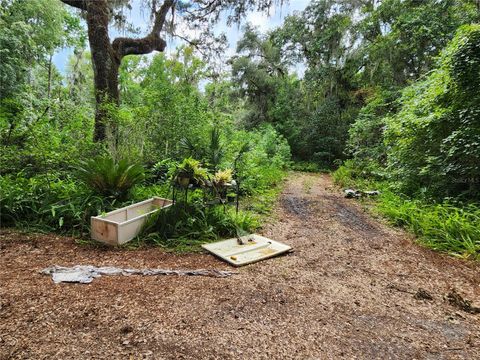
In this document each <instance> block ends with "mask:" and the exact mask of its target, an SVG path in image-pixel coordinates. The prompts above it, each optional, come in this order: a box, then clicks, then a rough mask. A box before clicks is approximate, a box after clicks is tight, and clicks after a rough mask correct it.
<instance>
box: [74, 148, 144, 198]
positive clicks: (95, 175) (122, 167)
mask: <svg viewBox="0 0 480 360" xmlns="http://www.w3.org/2000/svg"><path fill="white" fill-rule="evenodd" d="M77 174H78V177H79V179H80V180H82V181H83V182H84V183H85V184H86V185H87V186H88V187H89V188H90V189H91V190H92V191H93V192H94V193H96V194H98V195H101V196H105V197H111V198H115V199H118V200H124V199H126V198H127V197H128V194H129V192H130V190H131V188H132V187H133V186H134V185H136V184H139V183H140V182H142V181H143V180H144V179H145V170H144V168H143V166H142V165H140V164H135V163H131V162H129V161H128V160H126V159H123V160H120V161H118V162H115V161H114V160H113V159H112V158H110V157H97V158H94V159H90V160H88V161H83V162H81V163H80V165H79V166H78V167H77Z"/></svg>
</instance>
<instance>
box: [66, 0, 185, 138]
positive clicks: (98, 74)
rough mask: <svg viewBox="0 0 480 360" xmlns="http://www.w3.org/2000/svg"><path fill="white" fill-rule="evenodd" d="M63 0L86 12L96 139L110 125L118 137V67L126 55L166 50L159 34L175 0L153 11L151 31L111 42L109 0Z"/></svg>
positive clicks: (167, 0)
mask: <svg viewBox="0 0 480 360" xmlns="http://www.w3.org/2000/svg"><path fill="white" fill-rule="evenodd" d="M61 1H62V2H63V3H65V4H67V5H70V6H73V7H75V8H77V9H80V10H82V11H85V12H86V15H87V16H86V18H87V26H88V40H89V43H90V50H91V54H92V65H93V74H94V82H95V102H96V110H95V129H94V133H93V140H94V141H95V142H101V141H104V140H105V139H106V136H107V125H110V129H111V131H112V134H113V136H114V138H115V141H117V140H118V139H117V124H116V123H115V122H114V121H110V114H111V112H110V111H109V110H110V109H111V106H109V104H110V105H113V106H114V107H117V106H118V105H119V103H120V99H119V97H120V95H119V90H118V68H119V66H120V62H121V60H122V58H123V57H124V56H126V55H141V54H149V53H151V52H152V51H163V50H164V49H165V46H166V45H167V43H166V42H165V40H164V39H162V38H161V37H160V32H161V31H162V29H163V25H164V23H165V18H166V16H167V13H168V11H169V10H170V9H171V8H172V7H173V5H174V3H175V1H176V0H164V1H163V4H162V6H161V7H160V9H159V10H158V11H155V13H154V15H155V16H154V18H155V19H154V23H153V27H152V30H151V32H150V33H149V34H148V35H147V36H145V37H143V38H139V39H132V38H123V37H120V38H117V39H115V40H114V41H113V42H110V37H109V35H108V22H109V20H110V15H111V14H110V10H109V7H108V4H107V0H61Z"/></svg>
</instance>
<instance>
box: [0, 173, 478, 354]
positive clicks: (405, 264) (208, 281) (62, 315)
mask: <svg viewBox="0 0 480 360" xmlns="http://www.w3.org/2000/svg"><path fill="white" fill-rule="evenodd" d="M261 232H262V234H264V235H266V236H269V237H271V238H273V239H277V240H279V241H282V242H285V243H287V244H289V245H291V246H292V247H294V249H295V252H293V253H292V254H289V255H287V256H283V257H278V258H275V259H271V260H268V261H264V262H261V263H257V264H253V265H250V266H247V267H244V268H240V269H238V274H236V275H234V276H232V277H229V278H222V279H218V278H206V277H144V278H142V277H137V276H132V277H121V278H117V277H102V278H100V279H97V280H95V281H94V282H93V283H91V284H89V285H74V284H71V285H64V284H61V285H54V284H53V283H52V281H51V280H50V279H49V278H48V277H46V276H43V275H40V274H39V273H38V271H39V270H41V269H42V268H44V267H47V266H50V265H53V264H58V265H74V264H93V265H98V266H100V265H115V266H128V267H140V268H141V267H162V268H168V267H170V268H215V269H229V267H228V265H226V264H224V263H222V262H220V261H218V260H216V259H215V258H213V257H211V256H209V255H207V254H194V255H183V256H180V255H172V254H165V253H163V252H162V251H161V250H159V249H146V250H139V251H127V250H120V249H113V250H108V249H107V250H105V249H103V250H102V249H97V248H91V247H85V246H79V245H76V244H75V242H74V240H73V239H69V238H60V237H57V238H56V237H55V236H45V235H21V234H18V233H14V232H12V231H9V230H4V231H3V232H2V233H1V235H0V237H1V238H0V255H1V257H0V261H1V264H2V267H1V268H0V281H1V290H0V291H1V293H0V358H1V359H9V358H13V359H17V358H19V359H141V358H147V359H329V358H331V359H339V358H345V359H352V358H358V359H414V358H415V359H480V314H470V313H468V312H465V311H462V310H460V309H459V308H457V307H455V306H453V305H451V304H450V303H449V302H448V301H447V300H446V299H444V297H445V296H446V294H448V293H449V291H450V290H451V289H452V288H455V289H456V290H457V292H458V293H459V294H461V295H462V296H463V297H464V298H466V299H470V300H472V301H473V302H474V304H476V305H477V306H478V305H480V266H478V265H477V264H474V263H471V262H465V261H461V260H457V259H453V258H451V257H448V256H445V255H442V254H438V253H434V252H432V251H430V250H427V249H423V248H421V247H419V246H417V245H415V244H414V243H413V242H412V239H411V238H410V237H409V236H407V235H405V234H404V233H402V232H400V231H396V230H392V229H390V228H388V227H387V226H385V225H383V224H382V223H381V222H379V221H378V220H373V219H372V218H371V217H369V216H368V215H366V214H365V213H364V212H363V211H362V210H361V208H360V207H359V206H358V205H357V204H356V203H355V201H354V200H346V199H344V198H343V197H342V196H341V194H340V193H339V192H338V191H335V190H334V189H333V188H332V185H331V181H330V179H329V178H328V177H327V176H325V175H322V176H320V175H308V174H292V175H291V177H290V178H289V180H288V182H287V185H286V187H285V190H284V192H283V194H282V196H281V199H280V202H279V204H278V207H277V209H276V211H275V214H274V216H273V217H272V220H271V223H270V224H268V225H266V226H265V228H264V229H263V230H262V231H261ZM419 289H424V290H426V292H427V293H428V294H430V295H431V296H432V299H431V300H427V299H425V297H426V293H423V292H418V290H419ZM415 294H417V296H415ZM428 294H427V295H428ZM422 295H423V296H422Z"/></svg>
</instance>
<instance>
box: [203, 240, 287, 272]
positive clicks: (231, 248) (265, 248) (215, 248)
mask: <svg viewBox="0 0 480 360" xmlns="http://www.w3.org/2000/svg"><path fill="white" fill-rule="evenodd" d="M240 240H241V242H242V243H243V244H239V241H238V239H237V238H233V239H228V240H222V241H218V242H214V243H210V244H203V245H202V247H203V248H204V249H205V250H207V251H209V252H211V253H212V254H214V255H216V256H218V257H219V258H221V259H223V260H225V261H226V262H228V263H230V264H232V265H233V266H242V265H247V264H251V263H254V262H257V261H260V260H264V259H268V258H271V257H273V256H277V255H280V254H283V253H285V252H287V251H289V250H291V249H292V248H291V247H290V246H288V245H285V244H282V243H281V242H278V241H275V240H271V239H268V238H266V237H263V236H260V235H257V234H252V235H247V236H242V237H241V238H240Z"/></svg>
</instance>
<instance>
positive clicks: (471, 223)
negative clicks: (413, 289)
mask: <svg viewBox="0 0 480 360" xmlns="http://www.w3.org/2000/svg"><path fill="white" fill-rule="evenodd" d="M333 179H334V181H335V183H336V184H338V185H340V186H342V187H353V188H355V189H359V190H371V189H380V190H381V193H380V195H379V197H378V198H377V199H376V200H375V201H374V208H373V209H374V211H375V212H376V213H378V214H379V215H382V216H384V217H386V218H387V219H388V220H389V221H390V222H391V223H392V224H393V225H395V226H400V227H403V228H405V229H407V230H408V231H410V232H412V233H414V234H415V235H416V236H417V238H418V242H419V243H420V244H422V245H424V246H427V247H429V248H431V249H434V250H438V251H442V252H446V253H448V254H450V255H453V256H456V257H461V258H465V259H473V260H477V261H480V207H479V206H478V205H476V204H463V203H453V202H449V200H448V199H446V200H444V201H443V202H441V203H438V202H431V201H428V199H426V198H416V199H415V198H408V197H402V196H400V195H397V194H395V193H394V192H393V191H392V190H391V189H390V187H389V184H388V183H386V182H376V181H372V180H370V179H368V178H362V177H354V176H352V171H351V170H350V169H348V168H347V167H345V166H342V167H340V168H339V169H338V170H337V171H336V172H335V173H333Z"/></svg>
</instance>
